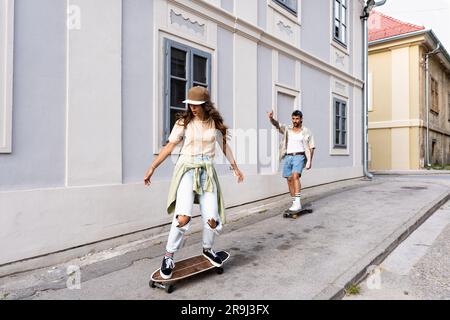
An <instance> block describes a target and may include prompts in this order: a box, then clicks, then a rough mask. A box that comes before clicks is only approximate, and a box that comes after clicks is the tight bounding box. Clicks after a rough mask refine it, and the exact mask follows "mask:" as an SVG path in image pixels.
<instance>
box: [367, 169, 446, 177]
mask: <svg viewBox="0 0 450 320" xmlns="http://www.w3.org/2000/svg"><path fill="white" fill-rule="evenodd" d="M371 173H373V174H374V175H376V176H430V175H450V170H380V171H371Z"/></svg>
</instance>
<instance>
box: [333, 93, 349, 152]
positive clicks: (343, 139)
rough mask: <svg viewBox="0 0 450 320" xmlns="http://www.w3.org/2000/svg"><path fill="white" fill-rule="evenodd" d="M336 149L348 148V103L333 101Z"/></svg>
mask: <svg viewBox="0 0 450 320" xmlns="http://www.w3.org/2000/svg"><path fill="white" fill-rule="evenodd" d="M333 109H334V147H335V148H347V103H346V102H345V101H342V100H338V99H333Z"/></svg>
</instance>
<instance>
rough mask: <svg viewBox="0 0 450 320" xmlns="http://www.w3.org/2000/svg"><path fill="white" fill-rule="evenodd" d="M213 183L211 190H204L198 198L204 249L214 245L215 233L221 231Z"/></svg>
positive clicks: (215, 188)
mask: <svg viewBox="0 0 450 320" xmlns="http://www.w3.org/2000/svg"><path fill="white" fill-rule="evenodd" d="M202 177H203V175H202ZM202 183H203V179H202ZM213 185H214V190H213V192H204V193H203V194H202V195H201V196H200V199H199V200H200V211H201V214H202V221H203V248H204V249H211V248H212V247H213V245H214V240H215V237H216V235H218V234H219V233H220V231H222V222H221V221H220V216H219V207H218V204H217V187H216V184H215V183H213Z"/></svg>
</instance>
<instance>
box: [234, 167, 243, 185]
mask: <svg viewBox="0 0 450 320" xmlns="http://www.w3.org/2000/svg"><path fill="white" fill-rule="evenodd" d="M234 175H235V176H236V177H237V178H238V183H241V182H242V181H244V175H243V174H242V172H241V170H239V169H238V168H237V167H236V168H235V169H234Z"/></svg>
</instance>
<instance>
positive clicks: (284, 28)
mask: <svg viewBox="0 0 450 320" xmlns="http://www.w3.org/2000/svg"><path fill="white" fill-rule="evenodd" d="M277 26H278V28H279V29H280V30H281V32H283V33H286V34H287V35H288V36H289V37H290V36H291V35H292V34H293V33H294V31H292V28H291V26H289V25H286V24H284V23H283V21H281V20H280V21H278V23H277Z"/></svg>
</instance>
